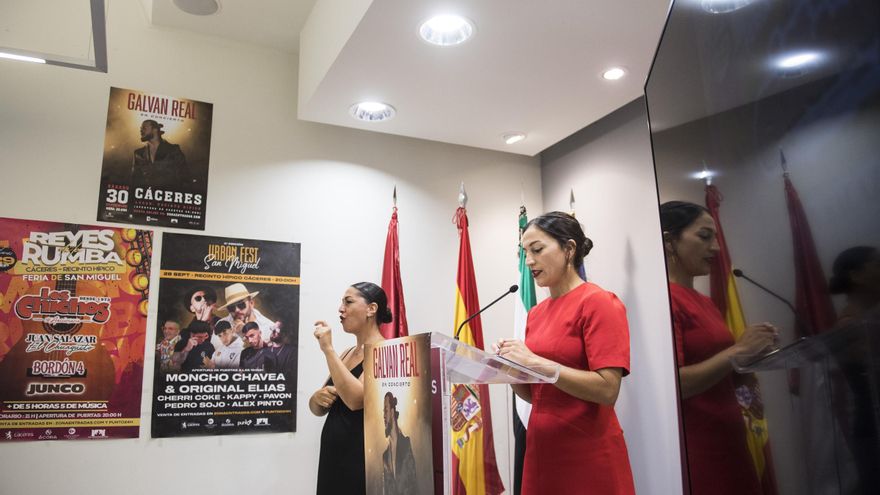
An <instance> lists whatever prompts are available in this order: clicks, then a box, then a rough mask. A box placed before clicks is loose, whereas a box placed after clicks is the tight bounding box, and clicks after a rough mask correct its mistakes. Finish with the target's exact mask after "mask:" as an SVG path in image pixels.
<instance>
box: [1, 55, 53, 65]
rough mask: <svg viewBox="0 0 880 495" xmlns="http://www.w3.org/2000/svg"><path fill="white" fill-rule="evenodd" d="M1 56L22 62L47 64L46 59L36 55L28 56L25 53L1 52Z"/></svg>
mask: <svg viewBox="0 0 880 495" xmlns="http://www.w3.org/2000/svg"><path fill="white" fill-rule="evenodd" d="M0 58H8V59H9V60H18V61H20V62H33V63H35V64H45V63H46V61H45V60H43V59H41V58H36V57H26V56H24V55H16V54H14V53H6V52H0Z"/></svg>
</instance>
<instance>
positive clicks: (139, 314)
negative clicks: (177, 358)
mask: <svg viewBox="0 0 880 495" xmlns="http://www.w3.org/2000/svg"><path fill="white" fill-rule="evenodd" d="M152 241H153V235H152V232H150V231H146V230H136V229H129V228H112V227H96V226H86V225H72V224H62V223H53V222H43V221H32V220H15V219H10V218H0V441H2V440H62V439H97V438H136V437H137V436H138V431H139V426H140V415H141V384H142V380H143V363H144V345H145V331H146V315H147V299H148V296H149V280H150V257H151V255H152Z"/></svg>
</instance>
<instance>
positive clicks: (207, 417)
mask: <svg viewBox="0 0 880 495" xmlns="http://www.w3.org/2000/svg"><path fill="white" fill-rule="evenodd" d="M299 270H300V245H299V244H295V243H289V242H274V241H260V240H249V239H233V238H226V237H209V236H196V235H188V234H166V235H165V236H164V237H163V241H162V262H161V270H160V272H159V298H158V309H157V313H158V319H157V325H158V326H159V328H158V331H157V332H156V341H155V342H154V344H153V345H154V347H155V356H156V359H155V366H154V370H155V372H154V373H155V374H154V381H153V417H152V436H153V437H154V438H159V437H174V436H184V435H225V434H231V433H255V432H291V431H295V429H296V410H295V405H296V379H297V335H298V331H297V326H298V322H299V282H300V279H299V276H300V271H299Z"/></svg>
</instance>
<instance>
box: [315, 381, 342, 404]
mask: <svg viewBox="0 0 880 495" xmlns="http://www.w3.org/2000/svg"><path fill="white" fill-rule="evenodd" d="M337 398H339V396H338V395H336V387H334V386H333V385H327V386H326V387H322V388H319V389H318V391H317V392H315V395H314V399H315V403H316V404H318V405H319V406H321V407H323V408H324V409H330V406H332V405H333V403H334V402H336V399H337Z"/></svg>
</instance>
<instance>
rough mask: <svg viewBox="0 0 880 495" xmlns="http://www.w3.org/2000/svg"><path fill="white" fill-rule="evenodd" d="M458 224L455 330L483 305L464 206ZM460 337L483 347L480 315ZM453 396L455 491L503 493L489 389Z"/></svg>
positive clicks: (476, 387) (476, 388)
mask: <svg viewBox="0 0 880 495" xmlns="http://www.w3.org/2000/svg"><path fill="white" fill-rule="evenodd" d="M455 223H456V224H457V225H458V232H459V236H460V244H459V250H458V275H457V277H456V282H457V285H458V287H456V294H455V326H454V327H453V332H454V331H455V330H457V329H458V327H459V326H460V325H461V323H462V322H463V321H464V320H466V319H467V317H468V315H471V314H474V313H476V312H477V311H479V307H480V302H479V300H478V298H477V282H476V279H475V278H474V263H473V260H472V259H471V242H470V237H469V236H468V220H467V211H466V210H465V209H464V208H459V209H458V210H457V211H456V213H455ZM459 339H460V340H461V341H462V342H464V343H467V344H470V345H473V346H475V347H478V348H480V349H483V328H482V323H481V322H480V317H479V316H477V317H476V318H474V319H472V320H471V321H469V322H468V323H467V324H466V325H465V326H464V327H463V328H462V329H461V332H460V333H459ZM452 399H453V403H452V407H453V410H452V411H451V412H452V416H453V422H452V423H453V427H452V492H453V493H454V494H462V495H463V494H467V495H477V494H479V495H484V494H485V495H496V494H499V493H501V492H502V491H504V486H503V485H502V484H501V476H500V475H499V474H498V466H497V464H496V463H495V444H494V440H493V438H492V413H491V410H490V408H489V388H488V387H487V386H486V385H472V386H468V387H463V386H459V387H456V388H455V390H454V391H453V397H452Z"/></svg>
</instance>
